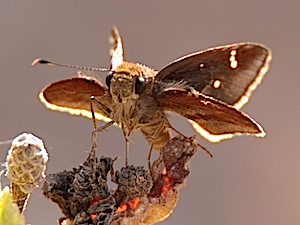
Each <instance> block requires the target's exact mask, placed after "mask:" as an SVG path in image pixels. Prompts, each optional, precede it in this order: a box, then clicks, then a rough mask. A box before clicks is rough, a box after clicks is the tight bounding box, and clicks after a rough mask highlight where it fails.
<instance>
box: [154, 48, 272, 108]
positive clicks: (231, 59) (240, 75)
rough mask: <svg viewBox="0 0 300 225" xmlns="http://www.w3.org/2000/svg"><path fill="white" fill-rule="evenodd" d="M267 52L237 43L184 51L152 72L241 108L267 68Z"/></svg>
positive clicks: (162, 78) (163, 79)
mask: <svg viewBox="0 0 300 225" xmlns="http://www.w3.org/2000/svg"><path fill="white" fill-rule="evenodd" d="M270 59H271V52H270V50H269V49H267V48H266V47H264V46H263V45H259V44H254V43H239V44H233V45H226V46H220V47H216V48H211V49H208V50H206V51H202V52H197V53H194V54H190V55H187V56H185V57H183V58H180V59H178V60H176V61H175V62H173V63H171V64H170V65H168V66H167V67H165V68H164V69H162V70H161V71H159V73H158V74H157V75H156V77H155V78H156V80H159V81H163V82H166V83H168V82H174V81H181V82H182V81H186V82H188V84H189V85H191V86H193V87H194V88H195V89H196V90H197V91H199V92H201V93H203V94H205V95H208V96H212V97H214V98H216V99H218V100H220V101H223V102H225V103H227V104H230V105H233V106H234V107H236V108H238V109H239V108H241V107H242V106H243V105H244V104H245V103H246V102H247V101H248V98H249V97H250V95H251V92H252V91H253V90H254V89H255V88H256V87H257V85H258V84H259V83H260V82H261V80H262V78H263V76H264V75H265V73H266V72H267V70H268V65H269V61H270Z"/></svg>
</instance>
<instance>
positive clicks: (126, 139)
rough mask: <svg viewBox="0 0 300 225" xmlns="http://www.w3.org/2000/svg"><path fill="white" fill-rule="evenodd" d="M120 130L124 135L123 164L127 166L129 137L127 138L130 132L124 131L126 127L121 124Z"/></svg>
mask: <svg viewBox="0 0 300 225" xmlns="http://www.w3.org/2000/svg"><path fill="white" fill-rule="evenodd" d="M122 131H123V135H124V138H125V142H126V153H125V154H126V155H125V166H128V158H129V143H130V139H129V133H130V132H126V129H125V128H124V127H123V125H122Z"/></svg>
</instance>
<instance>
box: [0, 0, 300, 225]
mask: <svg viewBox="0 0 300 225" xmlns="http://www.w3.org/2000/svg"><path fill="white" fill-rule="evenodd" d="M299 9H300V3H299V2H297V1H285V2H283V1H282V3H279V1H277V2H275V1H271V0H268V1H260V0H259V1H258V0H254V1H238V0H231V1H174V0H173V1H151V3H150V1H148V2H145V1H122V2H121V1H109V2H108V1H107V2H106V1H105V2H104V1H103V2H101V1H74V0H73V1H63V2H62V1H49V2H48V3H47V2H46V1H44V2H41V1H1V2H0V32H1V35H0V70H1V75H0V78H1V79H0V127H1V131H0V140H6V139H10V138H13V137H15V136H17V135H18V134H20V133H21V132H24V131H30V132H32V133H34V134H35V135H37V136H39V137H41V138H42V139H43V140H44V141H45V144H46V146H47V149H48V151H49V155H50V161H49V163H48V168H47V172H48V173H50V172H57V171H61V170H63V169H71V168H72V167H73V166H77V165H78V164H79V163H80V162H82V161H83V160H84V159H85V158H86V151H88V150H89V149H90V146H91V140H90V136H91V131H92V122H91V121H90V120H88V119H86V118H83V117H75V116H70V115H68V114H66V113H59V112H54V111H50V110H47V109H46V108H45V107H44V106H43V105H42V104H41V103H40V102H39V100H38V97H37V96H38V93H39V91H40V90H41V89H42V88H43V87H44V86H45V85H47V84H48V83H51V82H53V81H56V80H60V79H64V78H68V77H72V76H74V75H75V74H76V71H75V70H71V69H64V68H54V67H45V66H37V67H31V66H30V63H31V62H32V60H33V59H35V58H38V57H43V58H46V59H51V60H54V61H56V62H62V63H69V64H75V65H86V66H94V67H108V66H109V57H108V54H107V51H108V41H107V38H108V35H109V33H110V29H111V27H112V26H113V25H115V26H117V27H118V28H119V30H120V32H121V35H122V37H123V41H124V45H125V57H126V59H127V60H129V61H138V62H141V63H145V64H147V65H149V66H152V67H154V68H156V69H160V68H162V67H163V66H164V65H166V64H168V63H170V62H171V61H172V60H174V59H176V58H178V57H180V56H183V55H185V54H187V53H190V52H194V51H198V50H203V49H206V48H208V47H212V46H216V45H221V44H227V43H233V42H241V41H252V42H259V43H263V44H265V45H266V46H268V47H270V48H271V49H272V50H273V55H274V59H273V62H272V65H271V70H270V72H269V73H268V74H267V76H266V78H265V80H264V82H263V83H262V85H261V86H260V87H259V88H258V89H257V90H256V92H255V93H254V94H253V96H252V99H251V101H250V102H249V103H248V104H247V105H246V107H244V109H243V110H244V111H245V112H247V113H248V114H249V115H250V116H252V117H253V118H254V119H255V120H257V121H258V122H259V123H261V124H262V125H263V127H264V128H265V130H266V132H267V136H266V137H265V138H263V139H260V138H254V137H236V138H234V139H232V140H229V141H224V142H221V143H219V144H210V143H208V142H206V141H204V140H203V139H201V137H199V141H200V143H202V144H203V145H205V146H206V147H207V148H208V149H210V151H211V152H212V153H213V154H214V158H213V159H210V158H209V157H208V156H207V155H206V154H205V153H204V152H203V151H201V150H199V152H198V154H197V155H196V157H195V158H194V159H193V160H192V163H191V171H192V172H191V175H190V177H189V180H188V183H187V185H186V187H185V188H184V189H182V191H181V193H180V200H179V203H178V205H177V207H176V208H175V211H174V213H173V215H171V217H170V218H169V219H167V220H166V221H164V222H163V223H161V224H206V225H216V224H222V225H241V224H243V225H252V224H256V225H266V224H273V225H282V224H289V225H294V224H295V225H296V224H300V179H299V172H300V163H299V162H300V149H299V144H298V140H299V127H298V126H299V125H300V123H299V122H300V120H299V116H300V114H299V107H300V105H299V94H300V91H299V87H298V86H299V84H300V75H299V62H298V60H299V50H300V47H299V46H300V44H299V40H300V35H299V34H300V30H299V22H300V16H299ZM98 75H99V76H100V77H101V79H102V80H104V78H105V75H106V74H104V73H102V74H101V73H99V74H98ZM171 121H172V124H173V126H174V127H176V128H177V129H178V130H180V131H181V132H183V133H184V134H186V135H193V134H194V131H193V130H192V128H191V126H190V125H189V124H188V122H187V121H186V120H185V119H182V118H180V117H177V116H172V119H171ZM99 124H100V123H99ZM132 139H133V140H134V142H135V144H132V145H131V149H130V163H135V164H144V165H146V157H147V153H148V146H147V144H146V142H145V140H144V138H143V137H142V135H141V134H140V133H138V134H137V135H134V136H132ZM98 140H99V144H100V153H99V155H100V154H103V155H106V156H111V157H115V156H120V157H121V159H119V160H118V162H117V164H116V166H117V168H120V167H121V166H122V165H123V162H124V147H125V145H124V138H123V136H122V132H121V130H120V129H118V128H116V127H111V128H110V129H109V130H108V131H107V132H104V133H102V134H101V135H100V136H99V138H98ZM7 148H8V146H6V145H3V146H0V149H1V152H0V154H1V155H0V159H1V162H3V161H4V160H5V155H6V151H7ZM3 184H4V185H5V184H7V180H5V179H4V178H2V185H3ZM25 215H26V219H27V220H26V222H27V223H29V224H32V225H41V224H45V225H50V224H56V219H57V218H58V217H60V216H61V213H60V210H59V209H58V208H57V207H56V205H54V204H53V203H52V202H50V201H48V200H46V199H45V198H44V197H43V196H42V193H41V190H40V189H38V190H36V191H34V193H33V194H32V197H31V199H30V201H29V204H28V209H27V210H26V213H25Z"/></svg>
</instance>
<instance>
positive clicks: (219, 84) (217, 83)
mask: <svg viewBox="0 0 300 225" xmlns="http://www.w3.org/2000/svg"><path fill="white" fill-rule="evenodd" d="M221 83H222V82H221V81H220V80H215V81H214V83H213V87H214V88H216V89H217V88H220V87H221Z"/></svg>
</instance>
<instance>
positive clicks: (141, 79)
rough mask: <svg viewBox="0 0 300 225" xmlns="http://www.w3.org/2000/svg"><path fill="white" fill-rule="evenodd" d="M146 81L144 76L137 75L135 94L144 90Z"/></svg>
mask: <svg viewBox="0 0 300 225" xmlns="http://www.w3.org/2000/svg"><path fill="white" fill-rule="evenodd" d="M145 86H146V81H145V79H144V77H137V78H136V79H135V89H134V90H135V94H141V93H142V92H143V91H144V90H145Z"/></svg>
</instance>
